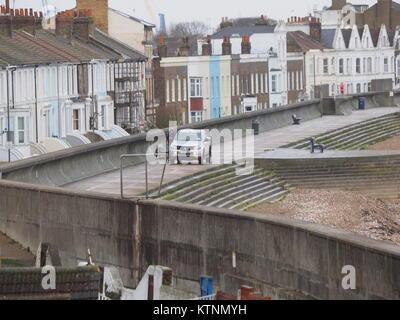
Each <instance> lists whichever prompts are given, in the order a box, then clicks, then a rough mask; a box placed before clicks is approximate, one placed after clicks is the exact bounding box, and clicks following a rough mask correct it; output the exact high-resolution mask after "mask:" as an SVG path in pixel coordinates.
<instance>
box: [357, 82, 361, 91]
mask: <svg viewBox="0 0 400 320" xmlns="http://www.w3.org/2000/svg"><path fill="white" fill-rule="evenodd" d="M357 93H361V83H357Z"/></svg>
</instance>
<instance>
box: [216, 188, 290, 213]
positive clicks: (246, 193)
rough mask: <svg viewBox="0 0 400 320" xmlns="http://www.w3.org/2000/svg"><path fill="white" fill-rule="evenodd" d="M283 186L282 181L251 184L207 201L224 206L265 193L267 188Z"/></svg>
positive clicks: (217, 205)
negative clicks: (243, 188) (217, 198)
mask: <svg viewBox="0 0 400 320" xmlns="http://www.w3.org/2000/svg"><path fill="white" fill-rule="evenodd" d="M283 186H284V183H283V182H276V183H271V182H264V183H259V184H256V185H253V186H251V187H249V188H246V189H245V190H237V191H236V192H234V193H232V194H230V195H228V196H226V197H223V198H221V199H219V200H216V201H214V202H212V203H209V205H211V206H215V207H219V208H225V207H227V206H228V205H229V204H230V203H232V202H236V201H242V200H244V199H248V198H249V197H254V196H257V195H264V194H265V193H267V192H268V191H269V190H272V189H276V188H282V189H283Z"/></svg>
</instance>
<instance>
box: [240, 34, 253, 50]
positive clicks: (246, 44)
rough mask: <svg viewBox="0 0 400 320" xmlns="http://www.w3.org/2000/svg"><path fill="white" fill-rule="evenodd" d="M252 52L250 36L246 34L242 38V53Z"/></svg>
mask: <svg viewBox="0 0 400 320" xmlns="http://www.w3.org/2000/svg"><path fill="white" fill-rule="evenodd" d="M250 53H251V43H250V37H249V36H244V37H243V38H242V54H250Z"/></svg>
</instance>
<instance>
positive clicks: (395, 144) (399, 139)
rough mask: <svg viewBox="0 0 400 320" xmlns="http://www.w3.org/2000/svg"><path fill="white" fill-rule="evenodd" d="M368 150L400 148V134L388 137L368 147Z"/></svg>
mask: <svg viewBox="0 0 400 320" xmlns="http://www.w3.org/2000/svg"><path fill="white" fill-rule="evenodd" d="M368 150H400V136H395V137H393V138H390V139H387V140H385V141H382V142H378V143H377V144H374V145H371V146H369V147H368Z"/></svg>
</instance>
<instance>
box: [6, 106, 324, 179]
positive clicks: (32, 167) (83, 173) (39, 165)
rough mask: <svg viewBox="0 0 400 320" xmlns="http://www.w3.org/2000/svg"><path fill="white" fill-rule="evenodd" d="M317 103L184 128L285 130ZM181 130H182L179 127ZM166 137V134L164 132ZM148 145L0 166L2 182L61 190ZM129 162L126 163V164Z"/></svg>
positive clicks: (135, 142) (118, 145) (102, 147)
mask: <svg viewBox="0 0 400 320" xmlns="http://www.w3.org/2000/svg"><path fill="white" fill-rule="evenodd" d="M319 103H320V101H319V100H316V101H309V102H304V103H301V104H296V105H292V106H288V107H281V108H277V109H273V110H271V109H270V110H263V111H258V112H252V113H248V114H244V115H237V116H234V117H227V118H221V119H214V120H210V121H205V122H201V123H197V124H193V125H189V126H185V127H184V128H208V129H214V128H216V129H220V130H222V129H230V130H234V129H251V128H252V121H253V120H258V121H259V123H260V131H267V130H272V129H275V128H279V127H284V126H287V125H289V124H290V123H291V121H292V120H291V116H292V114H293V113H296V114H297V115H298V116H299V117H301V118H303V119H304V120H309V119H314V118H317V117H320V116H321V111H320V109H319ZM182 128H183V127H182ZM166 134H168V130H166ZM149 145H150V144H149V143H148V142H146V135H144V134H142V135H136V136H130V137H123V138H118V139H113V140H109V141H103V142H98V143H93V144H89V145H83V146H77V147H74V148H70V149H68V150H65V151H61V152H54V153H50V154H46V155H41V156H38V157H34V158H30V159H26V160H23V161H19V162H16V163H13V164H10V165H6V166H0V173H1V174H2V178H3V179H7V180H13V181H18V182H27V183H34V184H41V185H48V186H63V185H66V184H68V183H72V182H76V181H79V180H82V179H85V178H88V177H92V176H95V175H97V174H101V173H106V172H109V171H112V170H115V169H118V168H119V167H120V155H121V154H132V153H138V154H143V153H146V151H147V148H148V146H149ZM127 161H128V160H127ZM143 161H144V158H133V159H132V160H131V161H130V162H128V163H130V164H135V163H141V162H143Z"/></svg>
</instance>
